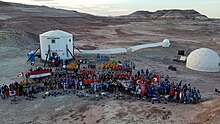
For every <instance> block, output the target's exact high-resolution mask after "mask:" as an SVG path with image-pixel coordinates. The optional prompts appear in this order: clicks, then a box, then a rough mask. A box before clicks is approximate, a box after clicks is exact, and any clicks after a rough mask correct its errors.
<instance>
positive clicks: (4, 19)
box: [0, 4, 220, 124]
mask: <svg viewBox="0 0 220 124" xmlns="http://www.w3.org/2000/svg"><path fill="white" fill-rule="evenodd" d="M2 6H3V5H2ZM39 8H40V9H39ZM15 10H19V11H15ZM42 11H43V12H44V11H46V12H47V13H44V14H39V13H42ZM33 13H35V14H33ZM72 13H74V14H72ZM0 15H1V16H0V67H1V69H0V84H9V83H11V82H14V81H15V80H18V81H19V80H21V79H19V78H16V75H17V74H18V73H19V72H25V71H27V70H28V69H29V68H30V64H29V63H26V60H27V53H28V52H29V51H31V50H35V49H37V48H38V47H39V39H38V35H39V34H40V33H43V32H44V31H47V30H52V29H60V30H65V31H68V32H71V33H72V34H73V35H74V37H75V45H76V46H77V47H78V48H80V49H106V48H118V47H125V48H126V47H129V46H133V45H138V44H144V43H154V42H159V41H162V40H163V39H165V38H168V39H169V40H170V41H171V46H170V47H169V48H162V47H157V48H148V49H143V50H140V51H137V52H134V53H126V54H120V55H112V57H114V59H118V60H132V61H133V62H135V63H136V66H137V68H136V70H138V69H147V68H148V69H149V70H150V71H154V72H157V73H160V74H164V75H166V74H168V75H169V76H170V79H171V81H175V82H179V81H180V80H183V82H184V83H191V85H192V86H193V87H194V86H195V87H196V88H198V89H200V91H201V93H202V102H201V103H199V104H195V105H192V104H176V103H168V104H163V103H155V104H151V103H150V102H147V101H141V100H113V99H112V98H106V99H104V100H100V101H91V100H88V99H84V98H78V97H76V96H75V95H72V94H71V95H64V96H58V97H49V98H46V99H43V98H42V97H41V95H40V94H39V95H37V99H34V100H33V101H27V100H25V98H24V97H21V101H20V102H19V104H10V103H11V101H10V100H11V98H9V99H7V100H2V99H0V120H1V123H2V124H32V123H33V124H94V123H99V124H104V123H106V124H116V123H118V124H127V123H131V124H147V123H152V124H153V123H155V124H156V123H157V124H158V123H163V124H164V123H165V124H166V123H167V124H170V123H173V124H201V123H207V124H218V123H219V122H220V95H218V94H215V93H214V89H215V88H220V78H219V76H220V73H205V72H197V71H193V70H190V69H187V68H186V67H185V64H184V63H177V62H174V61H173V58H174V57H175V56H176V54H177V51H178V50H185V51H186V53H187V55H188V54H189V53H190V52H191V51H193V50H195V49H197V48H201V47H207V48H210V49H212V50H214V51H216V52H217V53H218V54H220V49H219V47H220V20H217V19H206V20H191V19H146V18H144V19H141V21H139V19H133V18H132V19H127V18H123V17H112V18H109V17H108V18H107V17H93V16H92V15H87V14H79V13H77V12H71V11H70V12H69V11H64V10H56V9H52V8H47V7H33V6H26V5H17V4H15V5H13V6H11V5H8V4H7V5H4V6H3V7H0ZM75 16H77V17H75ZM169 65H173V66H175V67H177V71H176V72H173V71H170V70H168V69H167V67H168V66H169Z"/></svg>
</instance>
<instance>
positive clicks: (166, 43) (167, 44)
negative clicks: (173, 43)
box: [162, 39, 170, 47]
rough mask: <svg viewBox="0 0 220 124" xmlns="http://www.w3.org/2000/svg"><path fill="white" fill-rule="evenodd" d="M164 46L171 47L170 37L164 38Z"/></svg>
mask: <svg viewBox="0 0 220 124" xmlns="http://www.w3.org/2000/svg"><path fill="white" fill-rule="evenodd" d="M162 47H170V41H169V40H168V39H164V40H163V44H162Z"/></svg>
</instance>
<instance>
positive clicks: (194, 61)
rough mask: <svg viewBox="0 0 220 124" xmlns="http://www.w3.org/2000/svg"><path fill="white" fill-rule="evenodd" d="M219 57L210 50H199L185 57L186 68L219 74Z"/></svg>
mask: <svg viewBox="0 0 220 124" xmlns="http://www.w3.org/2000/svg"><path fill="white" fill-rule="evenodd" d="M219 63H220V58H219V55H218V54H217V53H216V52H214V51H213V50H211V49H208V48H200V49H197V50H195V51H193V52H191V53H190V55H189V56H188V57H187V62H186V67H187V68H189V69H192V70H197V71H203V72H219Z"/></svg>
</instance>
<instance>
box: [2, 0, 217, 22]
mask: <svg viewBox="0 0 220 124" xmlns="http://www.w3.org/2000/svg"><path fill="white" fill-rule="evenodd" d="M2 1H5V2H16V3H23V4H31V5H46V6H49V7H56V8H61V9H68V10H76V11H79V12H84V13H89V14H94V15H102V16H103V15H104V16H118V15H127V14H130V13H132V12H135V11H137V10H146V11H156V10H163V9H195V10H197V11H198V12H200V13H201V14H204V15H207V16H208V17H210V18H220V0H2Z"/></svg>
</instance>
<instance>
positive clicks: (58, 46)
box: [40, 30, 73, 60]
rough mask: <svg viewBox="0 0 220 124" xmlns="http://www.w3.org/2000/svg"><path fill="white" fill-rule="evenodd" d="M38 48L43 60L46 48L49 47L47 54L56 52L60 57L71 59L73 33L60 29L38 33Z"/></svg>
mask: <svg viewBox="0 0 220 124" xmlns="http://www.w3.org/2000/svg"><path fill="white" fill-rule="evenodd" d="M40 49H41V58H42V59H43V60H46V56H47V53H48V49H50V54H49V56H52V54H53V53H56V54H57V55H58V56H59V57H60V58H61V59H71V58H72V56H71V54H72V55H73V35H72V34H70V33H67V32H64V31H61V30H52V31H48V32H45V33H43V34H40ZM68 49H69V51H70V52H71V54H70V53H69V52H68Z"/></svg>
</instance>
